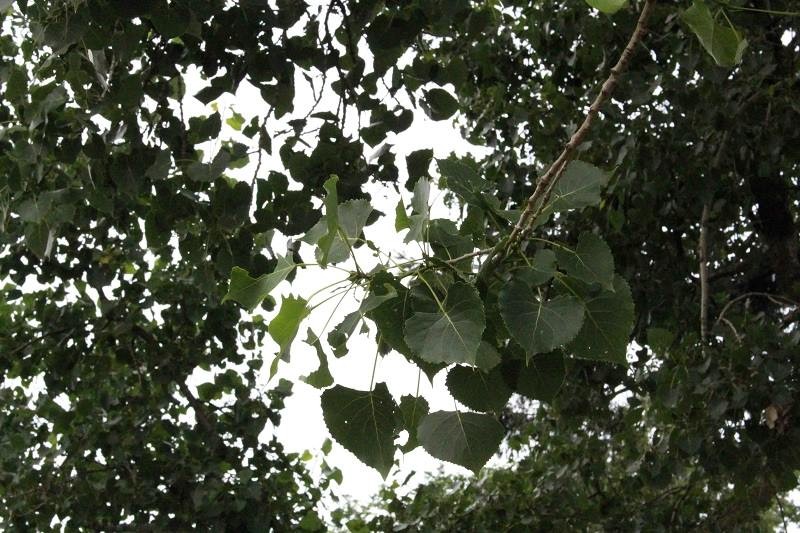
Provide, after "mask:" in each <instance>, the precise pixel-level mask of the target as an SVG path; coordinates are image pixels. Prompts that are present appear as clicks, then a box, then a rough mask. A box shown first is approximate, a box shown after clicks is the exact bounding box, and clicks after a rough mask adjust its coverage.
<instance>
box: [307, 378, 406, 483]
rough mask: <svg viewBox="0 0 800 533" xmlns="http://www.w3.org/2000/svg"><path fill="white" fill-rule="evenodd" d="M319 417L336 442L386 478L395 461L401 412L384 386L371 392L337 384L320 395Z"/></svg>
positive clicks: (376, 387) (378, 386)
mask: <svg viewBox="0 0 800 533" xmlns="http://www.w3.org/2000/svg"><path fill="white" fill-rule="evenodd" d="M322 416H323V418H324V419H325V425H326V426H327V427H328V431H330V433H331V436H332V437H333V438H334V439H336V442H338V443H339V444H341V445H342V446H344V448H345V449H347V450H349V451H350V452H352V453H353V454H354V455H355V456H356V457H358V459H359V460H360V461H361V462H362V463H364V464H365V465H367V466H371V467H372V468H374V469H375V470H377V471H378V472H380V474H381V475H382V476H383V477H384V478H385V477H386V476H387V475H388V474H389V470H391V468H392V464H393V462H394V452H395V445H394V438H395V436H396V434H397V430H398V426H399V424H398V422H399V421H400V412H399V409H398V407H397V403H395V401H394V399H393V398H392V395H391V394H390V393H389V389H388V388H387V387H386V384H385V383H378V384H377V385H375V389H374V390H372V391H360V390H354V389H348V388H347V387H343V386H341V385H336V386H335V387H333V388H331V389H327V390H326V391H325V392H323V393H322Z"/></svg>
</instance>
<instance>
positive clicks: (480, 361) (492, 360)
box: [475, 341, 500, 372]
mask: <svg viewBox="0 0 800 533" xmlns="http://www.w3.org/2000/svg"><path fill="white" fill-rule="evenodd" d="M499 364H500V354H499V353H497V349H496V348H495V347H494V346H492V345H491V344H489V343H488V342H486V341H481V344H480V346H478V354H477V356H476V357H475V366H476V367H478V368H480V369H481V370H483V371H484V372H488V371H490V370H491V369H493V368H494V367H496V366H497V365H499Z"/></svg>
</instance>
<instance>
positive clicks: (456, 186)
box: [436, 157, 489, 207]
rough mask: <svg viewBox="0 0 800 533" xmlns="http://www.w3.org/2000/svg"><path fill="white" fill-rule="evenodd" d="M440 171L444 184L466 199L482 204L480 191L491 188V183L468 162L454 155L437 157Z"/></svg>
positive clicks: (469, 201) (475, 203)
mask: <svg viewBox="0 0 800 533" xmlns="http://www.w3.org/2000/svg"><path fill="white" fill-rule="evenodd" d="M436 164H437V165H438V167H439V173H440V174H441V175H442V177H443V178H444V186H445V187H447V188H448V189H450V190H451V191H453V192H454V193H456V194H457V195H459V196H460V197H461V198H463V199H464V201H466V202H468V203H470V204H472V205H476V206H478V207H481V206H482V203H481V196H480V193H481V192H483V191H485V190H486V189H488V188H489V183H488V182H487V181H486V180H484V179H483V178H481V177H480V176H479V175H478V173H477V172H476V171H475V170H474V169H473V168H472V167H471V166H469V165H468V164H466V163H464V162H463V161H459V160H458V159H455V158H453V157H450V158H448V159H437V160H436Z"/></svg>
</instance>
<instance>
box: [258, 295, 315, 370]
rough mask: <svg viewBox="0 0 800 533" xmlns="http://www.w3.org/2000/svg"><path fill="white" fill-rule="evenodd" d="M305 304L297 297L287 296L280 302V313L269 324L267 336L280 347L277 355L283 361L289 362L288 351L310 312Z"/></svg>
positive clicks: (303, 300)
mask: <svg viewBox="0 0 800 533" xmlns="http://www.w3.org/2000/svg"><path fill="white" fill-rule="evenodd" d="M307 304H308V302H307V301H306V300H305V299H303V298H300V297H299V296H298V297H297V298H295V297H294V296H287V297H286V298H284V299H283V301H282V302H281V309H280V311H278V314H277V315H275V318H273V319H272V322H270V323H269V328H268V331H269V334H270V336H271V337H272V339H273V340H274V341H275V342H277V343H278V346H280V352H279V353H278V355H279V357H280V358H281V359H283V360H284V361H287V362H288V361H289V349H290V348H291V346H292V342H293V341H294V338H295V337H296V336H297V330H298V329H299V328H300V323H301V322H302V321H303V319H304V318H305V317H307V316H308V314H309V312H310V311H309V309H308V305H307Z"/></svg>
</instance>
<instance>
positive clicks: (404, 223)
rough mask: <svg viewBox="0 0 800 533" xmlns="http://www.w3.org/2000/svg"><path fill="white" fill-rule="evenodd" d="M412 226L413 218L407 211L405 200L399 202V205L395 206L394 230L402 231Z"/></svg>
mask: <svg viewBox="0 0 800 533" xmlns="http://www.w3.org/2000/svg"><path fill="white" fill-rule="evenodd" d="M410 228H411V219H409V218H408V213H406V206H405V205H403V200H402V199H401V200H400V201H398V202H397V207H395V208H394V230H395V231H402V230H404V229H410Z"/></svg>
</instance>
